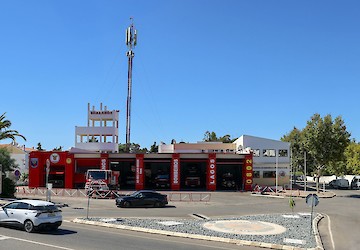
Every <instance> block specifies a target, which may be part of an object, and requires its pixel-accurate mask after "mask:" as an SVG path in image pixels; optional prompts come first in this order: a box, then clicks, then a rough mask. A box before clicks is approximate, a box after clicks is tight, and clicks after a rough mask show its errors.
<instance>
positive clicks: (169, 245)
mask: <svg viewBox="0 0 360 250" xmlns="http://www.w3.org/2000/svg"><path fill="white" fill-rule="evenodd" d="M335 192H336V194H337V196H336V197H334V198H328V199H321V200H320V203H319V205H318V206H317V207H315V209H314V211H315V212H319V213H324V214H326V215H328V217H327V216H326V217H325V218H324V219H323V220H321V222H320V225H319V228H320V234H321V236H322V238H323V240H324V247H325V249H330V250H331V249H358V246H359V245H360V237H359V236H358V232H360V216H359V208H360V191H359V190H339V191H337V190H336V191H335ZM211 196H212V197H211V201H210V202H196V203H191V202H170V204H169V206H167V207H165V208H131V209H124V208H117V207H116V206H115V202H114V200H90V205H89V210H87V201H88V200H87V199H85V198H61V197H57V198H56V197H53V201H54V202H60V203H66V204H68V205H69V207H64V208H62V210H63V217H64V220H65V222H64V224H63V225H62V226H61V227H60V230H59V231H57V232H55V233H34V234H28V233H25V232H24V231H21V230H15V229H9V228H2V227H0V249H21V248H24V247H26V249H27V250H32V249H37V250H40V249H76V250H77V249H87V250H90V249H147V250H148V249H212V248H213V249H258V248H254V247H245V246H236V245H231V244H222V243H216V242H208V241H201V240H192V239H183V238H176V237H169V236H159V235H151V234H144V233H137V232H130V231H124V230H118V229H108V228H102V227H96V226H87V225H80V224H75V223H72V222H70V221H71V220H72V219H74V218H77V217H86V216H87V215H88V216H89V217H111V218H121V217H161V218H164V217H168V218H173V217H176V218H191V216H192V215H193V214H200V215H204V216H207V217H214V218H219V217H231V216H241V215H250V214H265V213H290V212H291V209H290V207H289V202H288V199H287V198H285V199H281V198H269V197H254V196H251V195H250V193H238V192H216V193H212V194H211ZM38 198H39V197H38ZM310 211H311V209H310V208H309V207H308V206H307V205H306V203H305V199H303V198H296V206H295V212H310ZM328 218H329V219H328ZM329 227H330V230H329ZM334 246H335V248H334Z"/></svg>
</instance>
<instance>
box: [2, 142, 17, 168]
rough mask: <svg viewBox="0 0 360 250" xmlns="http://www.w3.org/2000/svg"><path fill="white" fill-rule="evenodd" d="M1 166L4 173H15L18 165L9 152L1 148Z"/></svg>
mask: <svg viewBox="0 0 360 250" xmlns="http://www.w3.org/2000/svg"><path fill="white" fill-rule="evenodd" d="M0 164H1V165H2V172H3V173H5V172H8V171H14V169H15V168H16V167H18V165H17V164H16V163H15V160H14V159H12V158H11V156H10V153H9V151H7V150H6V149H5V148H0Z"/></svg>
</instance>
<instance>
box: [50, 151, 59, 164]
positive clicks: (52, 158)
mask: <svg viewBox="0 0 360 250" xmlns="http://www.w3.org/2000/svg"><path fill="white" fill-rule="evenodd" d="M50 161H51V163H54V164H56V163H58V162H59V161H60V155H59V154H57V153H53V154H51V155H50Z"/></svg>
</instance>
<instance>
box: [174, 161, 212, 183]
mask: <svg viewBox="0 0 360 250" xmlns="http://www.w3.org/2000/svg"><path fill="white" fill-rule="evenodd" d="M180 164H181V168H180V169H181V189H182V190H205V189H206V164H207V162H206V161H191V160H189V161H181V163H180Z"/></svg>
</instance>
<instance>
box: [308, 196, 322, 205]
mask: <svg viewBox="0 0 360 250" xmlns="http://www.w3.org/2000/svg"><path fill="white" fill-rule="evenodd" d="M306 204H307V205H308V206H309V207H316V206H317V205H318V204H319V197H318V196H317V195H316V194H309V195H308V196H306Z"/></svg>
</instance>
